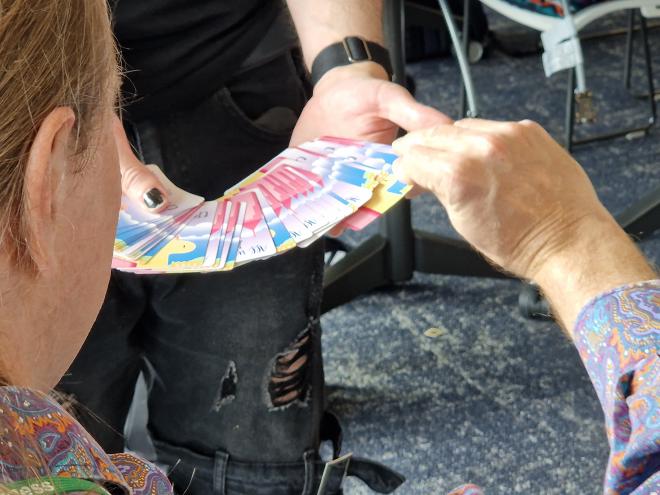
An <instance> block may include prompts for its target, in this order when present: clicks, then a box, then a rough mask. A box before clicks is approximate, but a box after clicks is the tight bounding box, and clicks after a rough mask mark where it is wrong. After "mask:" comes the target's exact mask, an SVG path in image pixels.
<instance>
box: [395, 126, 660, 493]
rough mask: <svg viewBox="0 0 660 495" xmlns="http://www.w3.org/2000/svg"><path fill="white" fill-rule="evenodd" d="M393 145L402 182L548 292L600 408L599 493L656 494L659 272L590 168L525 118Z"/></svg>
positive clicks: (429, 133)
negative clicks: (608, 205) (600, 193)
mask: <svg viewBox="0 0 660 495" xmlns="http://www.w3.org/2000/svg"><path fill="white" fill-rule="evenodd" d="M394 148H395V150H396V151H397V152H398V153H399V154H400V158H399V159H398V160H397V162H396V164H395V167H396V170H397V173H398V174H399V177H400V178H401V179H402V180H404V181H406V182H409V183H411V184H414V185H416V186H417V187H418V188H421V189H423V190H428V191H431V192H432V193H433V194H435V195H436V196H437V198H438V199H439V200H440V202H441V203H442V204H443V205H444V207H445V208H446V210H447V212H448V215H449V219H450V220H451V223H452V225H453V226H454V227H455V229H456V230H457V231H458V232H459V233H460V234H461V235H462V236H463V237H464V238H465V239H466V240H467V241H468V242H469V243H470V244H472V246H473V247H474V248H475V249H477V250H478V251H480V252H481V253H482V254H483V255H484V256H485V257H486V258H488V259H489V260H491V261H492V262H493V263H495V264H496V265H499V266H500V267H502V269H503V270H505V271H507V272H509V273H512V274H513V275H516V276H518V277H520V278H523V279H528V280H531V281H534V282H535V283H537V284H538V285H539V286H540V287H541V289H542V290H543V292H544V294H545V296H546V297H547V298H548V299H549V300H550V302H551V304H552V307H553V314H555V315H556V316H557V318H558V321H559V323H560V324H561V325H562V326H563V328H564V329H565V330H566V333H567V334H568V336H569V337H570V338H571V339H572V341H573V343H574V344H575V346H576V347H577V350H578V352H579V354H580V357H581V358H582V361H583V362H584V365H585V367H586V369H587V373H588V374H589V377H590V378H591V380H592V382H593V385H594V387H595V389H596V392H597V395H598V398H599V399H600V402H601V404H602V407H603V411H604V413H605V423H606V426H607V435H608V439H609V443H610V456H609V462H608V465H607V471H606V473H605V480H604V487H603V492H604V493H606V494H615V493H626V494H634V495H642V494H645V495H651V494H656V493H660V421H658V418H659V417H660V357H659V355H658V353H659V351H660V280H658V278H657V273H656V272H655V271H654V269H653V268H651V266H650V265H649V263H648V262H647V261H646V260H645V259H644V256H643V255H642V254H641V253H640V251H639V250H638V249H637V247H636V246H635V244H634V243H633V242H632V241H631V240H630V239H629V238H628V236H627V235H626V233H625V232H624V231H623V230H622V229H621V228H620V227H619V226H618V224H617V223H616V221H615V220H614V219H613V218H612V216H611V215H610V214H609V213H608V212H607V210H606V209H605V207H604V206H603V205H602V204H601V203H600V201H599V200H598V197H597V196H596V192H595V191H594V189H593V186H592V185H591V183H590V181H589V179H588V177H587V175H586V173H585V172H584V170H583V169H582V168H581V167H580V165H579V164H578V163H577V162H576V161H575V160H573V159H572V158H571V157H570V155H569V154H568V153H566V151H564V149H563V148H561V147H560V146H559V145H558V144H557V143H556V142H555V141H554V140H553V139H552V138H551V137H550V136H549V135H548V133H547V132H545V131H544V130H543V129H542V128H541V127H540V126H539V125H538V124H535V123H533V122H530V121H522V122H519V123H512V122H490V121H486V120H479V119H466V120H462V121H459V122H456V123H454V124H453V125H439V126H437V127H434V128H432V129H427V130H423V131H418V132H412V133H409V134H408V135H406V136H405V137H403V138H401V139H399V140H397V141H396V142H395V143H394ZM480 493H482V492H481V490H479V488H478V487H476V486H474V485H468V486H463V487H461V488H459V489H457V490H455V491H453V492H452V495H458V494H466V495H467V494H470V495H477V494H480Z"/></svg>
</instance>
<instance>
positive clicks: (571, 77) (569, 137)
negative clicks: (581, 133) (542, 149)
mask: <svg viewBox="0 0 660 495" xmlns="http://www.w3.org/2000/svg"><path fill="white" fill-rule="evenodd" d="M565 118H566V123H565V125H564V147H565V148H566V150H567V151H568V152H569V153H570V152H571V150H572V149H573V131H574V130H575V69H568V81H567V84H566V117H565Z"/></svg>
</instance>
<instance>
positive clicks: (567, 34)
mask: <svg viewBox="0 0 660 495" xmlns="http://www.w3.org/2000/svg"><path fill="white" fill-rule="evenodd" d="M469 1H470V0H465V3H466V8H465V12H466V13H467V15H469V7H468V6H469ZM480 1H481V2H482V3H483V4H485V5H487V6H488V7H490V8H491V9H493V10H495V11H496V12H498V13H500V14H502V15H504V16H505V17H508V18H509V19H511V20H513V21H516V22H518V23H520V24H523V25H525V26H527V27H529V28H532V29H536V30H537V31H540V32H541V40H542V42H543V48H544V53H543V67H544V69H545V74H546V76H548V77H549V76H550V75H552V74H554V73H556V72H559V71H561V70H569V80H568V90H567V91H568V95H567V108H566V128H565V143H566V147H567V148H568V149H569V150H570V148H571V146H572V145H574V144H580V143H584V142H591V141H595V140H600V139H608V138H612V137H617V136H623V135H631V136H632V135H633V134H646V132H647V131H648V130H649V128H650V127H651V126H652V125H653V124H654V123H655V119H656V105H655V99H654V93H655V89H654V86H653V73H652V68H651V57H650V49H649V43H648V36H647V27H646V20H645V19H646V18H650V17H660V0H602V1H596V2H594V1H593V0H570V1H569V0H556V1H553V0H544V1H543V2H538V1H531V0H480ZM624 10H627V11H629V12H630V14H629V15H630V18H629V19H630V22H629V32H628V47H627V57H628V59H627V61H626V72H625V82H626V87H628V88H629V85H630V82H629V81H630V59H631V56H632V35H633V24H634V19H635V17H634V16H635V12H636V11H637V10H639V11H640V12H641V16H640V30H641V34H642V41H643V48H644V57H645V63H646V74H647V82H648V95H647V96H648V99H649V106H650V116H649V121H648V124H646V125H644V126H642V127H637V128H633V129H622V130H619V131H615V132H611V133H608V134H602V135H598V136H592V137H590V138H588V139H583V140H581V141H574V140H573V130H574V125H575V121H576V120H577V121H578V122H580V123H584V122H591V121H593V120H594V119H595V112H594V109H593V105H592V94H591V92H590V91H589V90H588V88H587V81H586V77H585V71H584V64H585V61H584V57H583V55H582V46H581V43H580V37H579V33H580V31H582V30H583V29H584V28H585V27H586V26H587V25H588V24H590V23H591V22H593V21H595V20H596V19H599V18H601V17H603V16H605V15H608V14H611V13H613V12H617V11H624Z"/></svg>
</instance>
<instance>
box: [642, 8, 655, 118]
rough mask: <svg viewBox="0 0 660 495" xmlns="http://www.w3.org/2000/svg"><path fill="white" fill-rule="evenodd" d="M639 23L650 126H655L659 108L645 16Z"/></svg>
mask: <svg viewBox="0 0 660 495" xmlns="http://www.w3.org/2000/svg"><path fill="white" fill-rule="evenodd" d="M639 22H640V27H641V33H642V44H643V45H644V62H645V64H646V81H647V84H648V91H649V104H650V106H651V108H650V110H651V118H649V125H650V126H651V125H653V124H655V119H656V117H657V108H656V104H655V86H654V84H653V66H652V65H651V48H650V47H649V34H648V29H647V26H646V19H645V18H644V16H643V15H640V16H639Z"/></svg>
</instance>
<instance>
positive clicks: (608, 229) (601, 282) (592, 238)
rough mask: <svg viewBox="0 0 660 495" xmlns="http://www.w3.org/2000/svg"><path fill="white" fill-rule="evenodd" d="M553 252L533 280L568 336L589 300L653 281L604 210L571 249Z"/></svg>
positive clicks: (584, 227) (585, 225) (580, 228)
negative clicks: (635, 283) (624, 287)
mask: <svg viewBox="0 0 660 495" xmlns="http://www.w3.org/2000/svg"><path fill="white" fill-rule="evenodd" d="M557 253H558V254H557V255H555V256H553V257H552V258H551V259H548V260H546V261H545V262H544V263H543V265H542V266H541V268H540V269H539V271H538V272H537V273H536V274H535V276H534V277H533V278H534V281H535V282H537V283H538V284H539V286H540V287H541V289H542V290H543V292H544V294H545V295H546V297H547V298H548V299H549V300H550V302H551V304H552V307H553V311H554V313H555V316H556V317H557V319H558V320H559V322H560V323H562V324H563V326H564V328H565V329H567V330H568V331H569V333H570V331H571V330H572V328H573V325H574V323H575V320H576V318H577V316H578V313H579V312H580V310H581V309H582V307H583V306H584V305H585V304H586V303H587V302H588V301H590V300H591V299H592V298H594V297H596V296H597V295H599V294H602V293H604V292H606V291H608V290H610V289H613V288H615V287H618V286H621V285H625V284H630V283H634V282H639V281H643V280H649V279H653V278H655V276H656V273H655V271H654V270H653V269H652V268H651V266H650V265H649V263H648V262H647V261H646V259H645V258H644V256H643V255H642V253H641V252H640V251H639V249H638V248H637V246H635V244H634V243H633V242H632V241H631V240H630V238H629V237H628V236H627V234H626V233H625V232H624V231H623V230H622V229H621V228H620V227H619V226H618V225H617V224H616V222H615V221H614V219H613V218H612V217H611V216H610V215H609V213H607V212H605V210H604V209H603V212H602V213H601V214H596V215H592V216H591V217H589V218H587V219H584V222H583V223H581V225H579V226H576V227H575V231H574V232H573V236H572V240H571V243H570V246H566V247H563V248H560V249H557Z"/></svg>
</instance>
